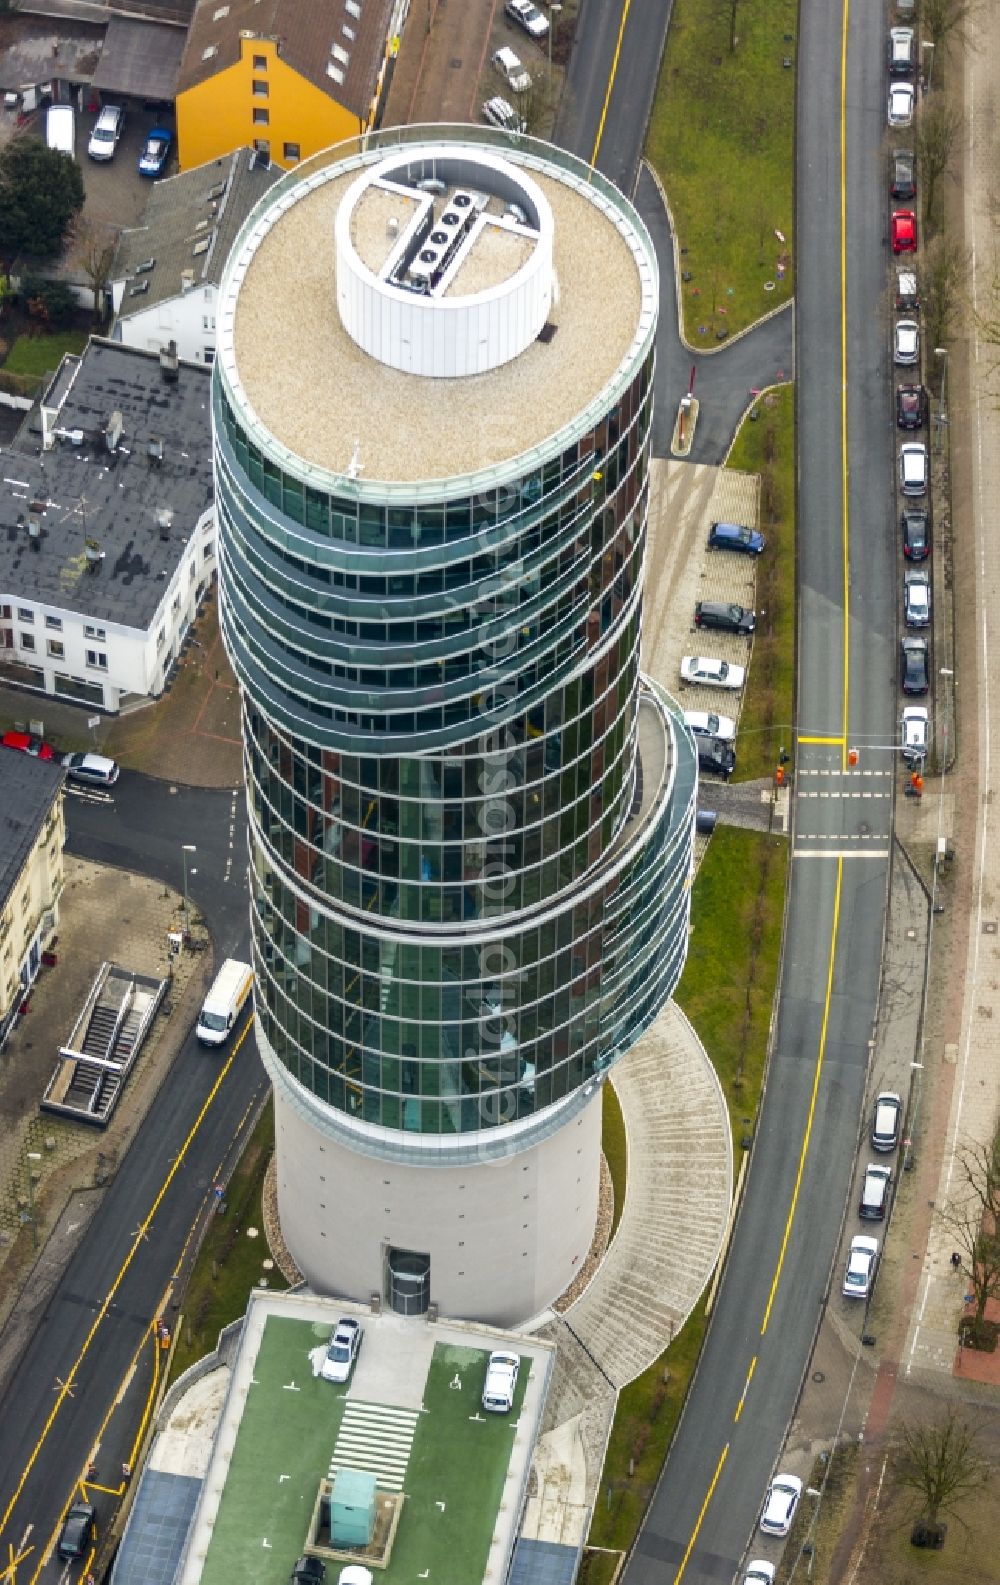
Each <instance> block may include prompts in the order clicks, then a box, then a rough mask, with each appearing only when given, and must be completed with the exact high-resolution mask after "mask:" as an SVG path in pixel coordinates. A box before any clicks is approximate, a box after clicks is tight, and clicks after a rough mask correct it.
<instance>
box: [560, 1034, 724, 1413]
mask: <svg viewBox="0 0 1000 1585" xmlns="http://www.w3.org/2000/svg"><path fill="white" fill-rule="evenodd" d="M613 1083H614V1086H615V1091H616V1092H617V1095H618V1099H619V1101H620V1102H621V1108H622V1113H623V1116H624V1119H625V1127H626V1130H627V1134H628V1183H627V1188H626V1194H625V1209H624V1211H623V1213H622V1219H621V1221H620V1223H619V1224H618V1230H617V1232H616V1233H615V1236H614V1239H613V1240H612V1242H611V1245H610V1246H609V1248H608V1252H607V1254H606V1255H605V1257H604V1260H603V1262H602V1263H601V1266H600V1267H599V1269H598V1271H597V1272H596V1273H595V1275H594V1278H593V1281H592V1282H591V1283H590V1284H589V1286H588V1287H587V1288H586V1289H585V1290H584V1292H583V1293H582V1294H581V1295H580V1297H579V1299H577V1301H576V1303H575V1304H573V1305H571V1306H570V1308H569V1309H568V1310H567V1311H566V1312H565V1314H564V1316H563V1320H564V1321H565V1322H566V1323H567V1324H568V1325H569V1326H570V1327H571V1328H572V1330H573V1332H574V1333H575V1334H576V1336H577V1338H578V1339H579V1340H580V1342H581V1343H582V1344H583V1346H584V1348H585V1349H586V1350H587V1352H588V1353H589V1354H590V1355H591V1356H592V1358H593V1359H594V1361H595V1362H596V1363H597V1365H598V1366H599V1368H600V1369H601V1370H602V1371H603V1372H604V1373H605V1375H606V1376H607V1378H608V1380H609V1381H611V1382H612V1383H613V1384H614V1385H615V1387H617V1388H619V1389H620V1388H622V1387H624V1386H626V1385H627V1383H628V1382H630V1381H632V1380H633V1379H634V1378H635V1377H636V1376H638V1375H641V1373H642V1372H643V1371H644V1370H646V1369H647V1368H648V1367H649V1366H650V1365H652V1364H653V1362H654V1361H655V1360H657V1359H658V1358H659V1357H660V1355H661V1354H662V1353H663V1350H664V1349H665V1348H666V1347H667V1345H668V1344H669V1342H670V1340H671V1338H672V1337H673V1336H674V1335H675V1334H676V1333H677V1332H678V1331H679V1330H680V1328H681V1327H682V1326H683V1324H684V1322H685V1320H686V1319H687V1317H688V1316H689V1315H690V1313H691V1311H692V1309H693V1308H694V1306H695V1303H696V1302H697V1300H698V1297H699V1295H700V1294H701V1292H702V1290H703V1289H704V1287H705V1284H706V1283H707V1281H708V1279H709V1277H710V1276H711V1274H712V1271H713V1269H714V1267H715V1263H716V1261H717V1259H718V1257H719V1251H720V1249H721V1248H722V1239H723V1235H724V1233H725V1229H726V1222H727V1219H728V1217H729V1207H730V1202H731V1200H732V1192H733V1145H732V1133H731V1130H730V1126H729V1113H728V1110H727V1108H726V1102H725V1098H724V1096H723V1094H722V1089H721V1086H720V1084H719V1081H718V1079H717V1077H716V1074H715V1069H714V1068H713V1067H712V1064H711V1062H710V1061H709V1060H708V1057H707V1055H706V1053H705V1050H704V1047H703V1046H702V1044H701V1042H700V1040H699V1039H698V1036H697V1035H696V1034H695V1032H694V1030H693V1029H692V1027H691V1025H690V1023H689V1022H688V1020H687V1019H686V1018H685V1016H684V1014H683V1013H682V1012H681V1011H680V1009H679V1008H678V1007H676V1006H675V1005H674V1003H673V1002H671V1003H670V1005H669V1006H668V1007H667V1008H665V1009H664V1011H663V1013H661V1015H660V1017H659V1018H658V1019H657V1021H656V1023H655V1024H654V1025H653V1027H652V1029H650V1030H648V1031H647V1033H646V1034H645V1035H644V1036H643V1038H642V1039H641V1040H640V1041H639V1043H638V1045H636V1046H634V1047H633V1049H632V1050H631V1051H630V1052H629V1053H628V1055H627V1056H626V1057H624V1058H623V1059H622V1061H621V1062H620V1063H619V1064H618V1066H617V1067H616V1068H615V1070H614V1079H613Z"/></svg>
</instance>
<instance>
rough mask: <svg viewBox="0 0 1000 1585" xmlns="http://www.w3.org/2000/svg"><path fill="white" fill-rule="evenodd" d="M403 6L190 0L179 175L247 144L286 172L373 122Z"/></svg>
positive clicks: (367, 1)
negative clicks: (195, 1)
mask: <svg viewBox="0 0 1000 1585" xmlns="http://www.w3.org/2000/svg"><path fill="white" fill-rule="evenodd" d="M408 7H409V0H229V3H228V4H227V3H226V0H198V4H197V6H196V7H195V12H194V16H193V17H192V19H191V27H190V30H189V32H188V38H187V44H186V46H185V49H184V56H183V59H182V60H181V68H180V74H179V77H178V82H177V98H176V111H177V145H178V158H179V160H180V167H181V170H182V171H185V170H190V169H191V168H192V167H193V166H196V165H205V164H207V162H208V161H209V160H215V159H219V158H221V156H223V155H225V154H232V153H233V152H234V151H235V150H236V149H239V148H244V147H247V146H250V147H253V148H255V149H257V150H259V151H260V153H262V154H264V155H266V156H267V157H268V158H269V159H270V160H271V161H272V162H273V163H274V164H276V165H280V166H283V167H284V168H285V169H286V170H287V169H290V168H291V167H292V166H294V165H297V164H298V163H299V161H300V160H306V159H308V158H309V156H310V155H311V154H315V153H317V152H318V150H320V149H325V148H329V147H330V145H331V144H332V143H339V142H341V141H342V140H343V139H344V138H350V137H356V136H357V134H358V133H359V132H364V131H366V130H367V129H368V128H369V127H371V126H373V125H374V124H375V122H376V119H377V116H378V112H379V108H380V104H381V100H382V95H383V92H384V91H385V90H386V89H387V87H388V82H387V75H388V71H389V63H390V61H391V60H392V58H393V56H394V53H395V49H396V44H397V40H398V37H399V34H400V32H401V30H402V26H403V23H404V21H405V19H406V12H407V9H408Z"/></svg>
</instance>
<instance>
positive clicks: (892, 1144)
mask: <svg viewBox="0 0 1000 1585" xmlns="http://www.w3.org/2000/svg"><path fill="white" fill-rule="evenodd" d="M902 1121H903V1102H902V1098H901V1097H900V1096H898V1095H897V1094H896V1092H895V1090H883V1091H882V1094H881V1095H879V1096H878V1097H877V1099H876V1101H875V1115H874V1117H873V1118H872V1144H873V1145H874V1147H875V1149H876V1150H895V1148H896V1146H897V1145H898V1144H899V1130H900V1127H901V1126H902Z"/></svg>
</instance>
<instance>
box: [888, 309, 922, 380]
mask: <svg viewBox="0 0 1000 1585" xmlns="http://www.w3.org/2000/svg"><path fill="white" fill-rule="evenodd" d="M892 361H893V362H894V363H896V364H899V365H900V366H901V367H903V368H909V367H910V366H911V365H912V364H914V363H919V362H920V326H919V325H918V324H917V321H916V320H915V319H897V321H896V329H895V332H894V335H893V349H892Z"/></svg>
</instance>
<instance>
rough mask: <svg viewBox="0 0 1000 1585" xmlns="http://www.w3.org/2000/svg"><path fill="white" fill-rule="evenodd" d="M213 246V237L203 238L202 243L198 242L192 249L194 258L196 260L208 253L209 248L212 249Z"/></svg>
mask: <svg viewBox="0 0 1000 1585" xmlns="http://www.w3.org/2000/svg"><path fill="white" fill-rule="evenodd" d="M211 245H212V239H211V237H202V239H201V241H200V242H196V243H195V245H194V247H193V248H192V249H191V256H192V258H195V259H196V258H198V256H199V254H201V253H207V252H208V250H209V248H210V247H211Z"/></svg>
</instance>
